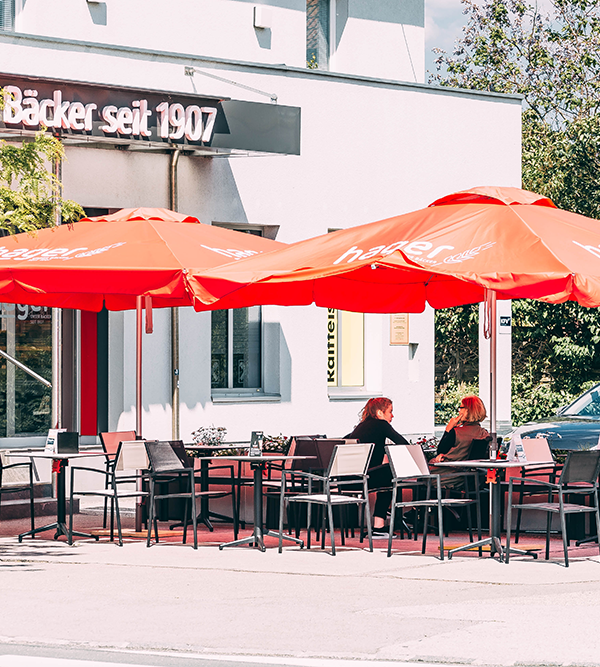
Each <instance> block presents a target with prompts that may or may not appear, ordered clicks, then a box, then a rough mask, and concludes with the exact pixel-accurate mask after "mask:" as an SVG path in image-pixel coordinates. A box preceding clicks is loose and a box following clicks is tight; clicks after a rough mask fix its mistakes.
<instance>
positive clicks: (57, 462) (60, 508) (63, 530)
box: [8, 449, 106, 542]
mask: <svg viewBox="0 0 600 667" xmlns="http://www.w3.org/2000/svg"><path fill="white" fill-rule="evenodd" d="M8 453H9V454H10V456H11V457H12V456H21V457H23V458H30V459H51V460H52V472H55V473H56V521H55V522H54V523H49V524H48V525H46V526H40V527H39V528H34V529H33V530H28V531H27V532H26V533H21V534H20V535H19V542H22V541H23V538H24V537H25V536H27V535H31V536H32V537H33V536H35V535H36V534H37V533H43V532H45V531H47V530H52V529H53V528H55V529H56V532H55V533H54V539H55V540H56V539H58V538H59V537H60V536H61V535H68V534H69V531H68V530H67V495H66V485H65V476H66V473H65V469H66V467H67V466H68V465H69V461H70V460H71V459H83V458H87V457H89V456H106V455H105V453H104V452H79V453H75V452H72V453H69V454H57V453H56V452H47V451H45V450H40V451H32V450H22V449H13V450H9V452H8ZM72 510H73V508H71V511H72ZM73 535H78V536H79V537H94V538H95V539H96V541H98V537H97V536H96V535H90V534H89V533H77V532H73Z"/></svg>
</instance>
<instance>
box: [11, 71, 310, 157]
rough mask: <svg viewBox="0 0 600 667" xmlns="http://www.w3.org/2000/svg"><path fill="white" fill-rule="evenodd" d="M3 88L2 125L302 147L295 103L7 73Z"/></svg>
mask: <svg viewBox="0 0 600 667" xmlns="http://www.w3.org/2000/svg"><path fill="white" fill-rule="evenodd" d="M0 88H2V89H3V90H4V109H3V110H2V112H1V117H0V128H5V129H21V130H38V129H40V128H41V127H47V128H48V129H49V130H51V131H52V132H53V133H54V134H56V135H57V136H63V137H65V136H72V137H77V136H78V135H79V136H82V137H83V136H88V137H104V138H107V139H120V140H123V139H124V140H129V141H135V142H144V141H145V142H152V143H156V142H158V143H165V144H173V143H174V144H181V145H182V146H189V147H190V148H194V147H202V146H207V147H211V148H224V149H229V150H250V151H260V152H270V153H288V154H295V155H298V154H299V153H300V109H299V108H297V107H286V106H281V105H277V104H264V103H256V102H244V101H236V100H229V99H225V98H214V97H201V96H197V95H186V94H181V93H169V92H160V91H149V90H138V89H132V88H119V87H106V86H101V85H96V84H87V83H74V82H68V81H57V80H50V79H37V78H35V79H34V78H30V77H15V76H12V75H4V74H0ZM119 143H122V142H119Z"/></svg>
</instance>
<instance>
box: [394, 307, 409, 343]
mask: <svg viewBox="0 0 600 667" xmlns="http://www.w3.org/2000/svg"><path fill="white" fill-rule="evenodd" d="M408 344H409V336H408V313H394V314H392V315H390V345H408Z"/></svg>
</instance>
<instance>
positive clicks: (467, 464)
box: [433, 459, 554, 469]
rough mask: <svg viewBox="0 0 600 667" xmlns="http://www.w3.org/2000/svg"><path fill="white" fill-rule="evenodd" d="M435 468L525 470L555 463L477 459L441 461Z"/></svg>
mask: <svg viewBox="0 0 600 667" xmlns="http://www.w3.org/2000/svg"><path fill="white" fill-rule="evenodd" d="M433 465H434V466H436V467H437V466H446V467H448V468H498V469H503V468H525V467H527V466H534V465H535V466H543V465H545V466H553V465H554V461H507V460H506V459H476V460H473V461H440V462H439V463H434V464H433Z"/></svg>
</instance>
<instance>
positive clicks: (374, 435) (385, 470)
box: [345, 396, 408, 539]
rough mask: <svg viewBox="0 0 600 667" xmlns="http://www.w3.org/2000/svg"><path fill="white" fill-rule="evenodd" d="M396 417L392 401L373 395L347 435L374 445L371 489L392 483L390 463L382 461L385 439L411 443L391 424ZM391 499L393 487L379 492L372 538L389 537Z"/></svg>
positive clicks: (404, 443) (371, 465)
mask: <svg viewBox="0 0 600 667" xmlns="http://www.w3.org/2000/svg"><path fill="white" fill-rule="evenodd" d="M393 417H394V413H393V406H392V401H390V399H389V398H384V397H383V396H381V397H378V398H371V399H369V400H368V401H367V404H366V405H365V407H364V408H363V409H362V412H361V414H360V422H359V423H358V425H357V426H356V428H355V429H354V430H353V431H352V433H349V434H348V435H346V436H345V437H346V438H350V439H355V440H358V442H372V443H373V444H374V445H375V447H374V449H373V455H372V456H371V462H370V464H369V488H371V489H380V488H382V487H391V486H392V471H391V469H390V466H389V464H388V463H387V462H386V463H384V462H383V459H384V457H385V441H386V439H388V438H389V439H390V440H391V441H392V442H393V443H394V444H396V445H408V442H407V441H406V439H405V438H404V437H403V436H402V435H400V433H398V432H397V431H396V430H395V429H394V428H393V427H392V425H391V423H390V422H391V421H392V419H393ZM391 501H392V491H391V488H390V489H389V490H385V491H378V492H377V500H376V501H375V509H374V511H373V537H374V538H380V539H384V538H385V539H387V538H388V531H387V529H386V527H385V521H386V518H387V513H388V509H389V507H390V503H391Z"/></svg>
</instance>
